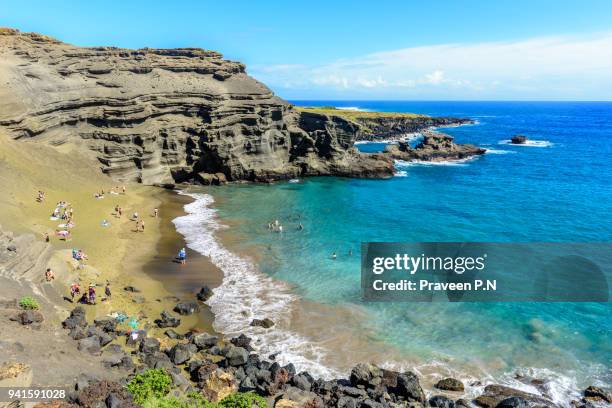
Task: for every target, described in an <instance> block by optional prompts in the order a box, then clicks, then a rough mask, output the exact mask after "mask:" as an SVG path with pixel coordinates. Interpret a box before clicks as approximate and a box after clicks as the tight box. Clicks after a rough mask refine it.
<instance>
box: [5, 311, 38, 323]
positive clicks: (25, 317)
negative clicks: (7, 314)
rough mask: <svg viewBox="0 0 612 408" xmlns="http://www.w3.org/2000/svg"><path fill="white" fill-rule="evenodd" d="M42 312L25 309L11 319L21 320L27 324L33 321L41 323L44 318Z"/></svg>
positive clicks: (20, 321)
mask: <svg viewBox="0 0 612 408" xmlns="http://www.w3.org/2000/svg"><path fill="white" fill-rule="evenodd" d="M44 319H45V318H44V317H43V315H42V313H40V312H39V311H37V310H24V311H23V312H20V313H18V314H17V315H16V316H13V317H11V320H13V321H16V322H19V323H20V324H22V325H24V326H27V325H30V324H32V323H40V322H42V321H43V320H44Z"/></svg>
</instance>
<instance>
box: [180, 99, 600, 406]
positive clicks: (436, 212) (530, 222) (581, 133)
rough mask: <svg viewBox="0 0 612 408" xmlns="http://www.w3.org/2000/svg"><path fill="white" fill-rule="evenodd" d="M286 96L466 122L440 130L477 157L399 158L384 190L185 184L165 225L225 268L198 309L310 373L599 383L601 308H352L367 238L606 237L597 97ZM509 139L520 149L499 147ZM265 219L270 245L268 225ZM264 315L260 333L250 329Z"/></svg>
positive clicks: (572, 387) (357, 301)
mask: <svg viewBox="0 0 612 408" xmlns="http://www.w3.org/2000/svg"><path fill="white" fill-rule="evenodd" d="M292 102H293V103H295V104H297V105H309V106H314V105H319V106H327V105H331V106H336V107H342V108H351V109H363V110H371V111H388V112H414V113H423V114H429V115H433V116H455V117H469V118H472V119H474V120H475V121H476V123H475V124H474V125H466V126H460V127H452V128H446V129H441V130H442V131H444V132H446V133H448V134H450V135H452V136H454V137H455V140H456V142H458V143H474V144H477V145H480V146H482V147H484V148H486V149H487V154H485V155H484V156H481V157H478V158H475V159H472V160H467V161H464V162H461V163H441V164H415V163H398V164H397V168H398V174H397V176H395V177H393V178H392V179H389V180H361V179H346V178H334V177H319V178H309V179H301V180H293V181H291V182H289V181H288V182H281V183H275V184H272V185H229V186H223V187H200V188H194V189H191V190H190V191H189V192H188V194H190V195H191V196H192V197H193V198H194V199H195V201H194V202H193V203H191V204H188V205H187V206H186V208H185V210H186V212H187V215H185V216H183V217H180V218H178V219H176V220H175V221H174V222H175V224H176V226H177V230H178V231H179V232H180V233H182V234H183V235H184V236H185V238H186V240H187V242H188V245H189V246H190V247H191V248H192V249H194V250H196V251H198V252H200V253H202V254H204V255H207V256H210V257H211V259H212V260H213V262H214V263H215V264H217V265H218V266H219V267H220V268H221V269H222V270H223V271H224V273H225V279H224V283H223V284H222V286H221V287H220V288H219V289H218V290H217V291H216V293H215V296H214V297H213V298H212V299H211V300H210V301H209V303H210V305H211V308H212V311H213V312H214V313H215V314H216V320H215V328H216V329H217V330H219V331H220V332H223V333H225V334H228V335H232V334H237V333H241V332H245V333H246V334H248V335H250V336H252V337H253V338H254V339H255V344H256V346H257V347H258V348H259V349H260V350H261V352H263V353H270V354H271V353H280V354H279V355H278V357H277V358H278V359H279V360H280V361H281V362H284V361H287V362H288V361H292V362H294V364H296V365H297V366H298V369H307V370H309V371H310V372H312V373H313V374H315V375H318V376H323V377H331V376H336V375H346V374H347V373H348V371H349V370H350V367H351V365H353V364H355V363H356V362H359V361H373V362H375V363H377V364H381V365H383V366H385V367H392V368H396V369H412V370H415V371H417V372H418V373H419V374H420V375H421V376H422V377H423V378H424V379H425V380H424V381H425V383H426V384H427V383H428V382H429V383H432V382H433V381H435V380H436V379H439V378H441V377H442V376H447V375H453V376H456V377H460V378H462V379H464V380H465V381H466V383H467V384H468V393H470V392H471V393H473V394H476V393H477V392H478V391H479V390H480V389H481V388H482V386H483V385H485V384H487V383H491V382H496V383H500V382H501V383H504V384H507V385H511V386H515V387H519V388H521V389H524V390H526V391H531V392H539V393H544V394H545V395H548V396H549V397H551V398H553V399H554V400H556V401H559V402H560V401H564V402H567V401H568V398H570V397H572V396H573V397H575V394H574V392H575V391H576V390H578V389H582V388H584V387H585V386H587V385H591V384H599V385H606V384H607V385H609V384H610V383H612V368H611V367H612V364H611V362H612V342H611V341H610V338H611V337H610V335H611V331H612V320H611V318H610V316H612V306H611V305H610V303H435V304H429V303H428V304H420V303H419V304H417V303H365V302H363V301H362V300H361V298H360V295H361V291H360V252H359V251H360V244H361V242H368V241H387V242H402V241H407V242H419V241H449V242H457V241H480V242H610V241H612V222H611V215H612V103H603V102H602V103H595V102H593V103H591V102H403V101H384V102H382V101H378V102H377V101H292ZM514 134H524V135H527V136H528V137H529V138H530V139H531V140H533V143H531V144H529V145H526V146H516V145H510V144H508V139H510V137H511V136H512V135H514ZM358 147H359V149H360V150H362V151H370V152H372V151H380V150H382V149H383V148H384V144H383V143H367V144H359V145H358ZM275 219H278V220H279V222H280V223H281V224H282V225H283V226H284V229H285V232H284V233H283V234H282V235H281V234H278V233H273V232H270V231H268V229H267V224H268V222H270V221H271V220H275ZM300 223H301V224H302V225H303V227H304V228H303V230H298V229H297V226H298V225H299V224H300ZM333 252H336V253H337V258H336V259H335V260H332V259H331V257H330V255H331V254H332V253H333ZM264 317H269V318H271V319H272V320H274V321H275V323H276V324H275V326H274V327H273V328H272V329H262V328H258V327H251V326H250V325H249V323H250V322H251V320H252V319H253V318H264ZM534 379H537V380H545V381H544V383H543V384H542V383H540V382H534V381H533V380H534Z"/></svg>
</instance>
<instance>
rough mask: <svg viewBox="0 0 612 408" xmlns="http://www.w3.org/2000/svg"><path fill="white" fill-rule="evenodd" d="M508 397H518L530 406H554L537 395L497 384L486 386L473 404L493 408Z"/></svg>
mask: <svg viewBox="0 0 612 408" xmlns="http://www.w3.org/2000/svg"><path fill="white" fill-rule="evenodd" d="M510 397H520V398H522V399H524V400H526V401H527V403H529V404H530V405H546V406H553V405H554V404H553V402H552V401H550V400H548V399H546V398H543V397H540V396H539V395H535V394H531V393H528V392H525V391H520V390H517V389H514V388H510V387H506V386H504V385H497V384H490V385H487V386H486V387H485V389H484V393H483V394H482V395H480V396H478V397H476V398H475V399H474V403H475V404H476V405H478V406H481V407H484V408H495V407H497V405H499V403H500V402H502V401H503V400H505V399H507V398H510Z"/></svg>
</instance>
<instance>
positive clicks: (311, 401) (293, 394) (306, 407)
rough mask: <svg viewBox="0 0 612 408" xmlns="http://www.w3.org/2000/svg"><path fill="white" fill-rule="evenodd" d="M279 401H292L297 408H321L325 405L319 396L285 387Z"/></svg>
mask: <svg viewBox="0 0 612 408" xmlns="http://www.w3.org/2000/svg"><path fill="white" fill-rule="evenodd" d="M279 398H280V399H284V400H286V401H292V402H294V403H295V404H296V405H291V406H295V407H299V408H323V407H324V406H325V404H324V403H323V400H322V399H321V397H320V396H318V395H317V394H315V393H314V392H310V391H303V390H300V389H299V388H295V387H287V388H286V389H285V390H283V393H282V394H281V395H280V396H279Z"/></svg>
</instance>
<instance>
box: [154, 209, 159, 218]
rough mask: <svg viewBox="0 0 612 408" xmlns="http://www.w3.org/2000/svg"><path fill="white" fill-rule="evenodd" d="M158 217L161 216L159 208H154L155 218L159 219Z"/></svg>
mask: <svg viewBox="0 0 612 408" xmlns="http://www.w3.org/2000/svg"><path fill="white" fill-rule="evenodd" d="M158 215H159V208H154V209H153V217H155V218H157V216H158Z"/></svg>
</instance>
